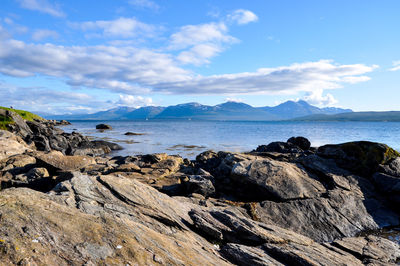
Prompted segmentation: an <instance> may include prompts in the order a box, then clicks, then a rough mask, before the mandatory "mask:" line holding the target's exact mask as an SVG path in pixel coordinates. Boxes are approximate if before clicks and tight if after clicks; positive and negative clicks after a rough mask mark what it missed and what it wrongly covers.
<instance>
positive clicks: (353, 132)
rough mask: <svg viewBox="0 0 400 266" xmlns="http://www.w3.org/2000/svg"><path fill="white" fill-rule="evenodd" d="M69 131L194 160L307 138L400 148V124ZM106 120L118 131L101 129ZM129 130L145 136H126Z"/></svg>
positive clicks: (133, 124) (134, 125) (117, 124)
mask: <svg viewBox="0 0 400 266" xmlns="http://www.w3.org/2000/svg"><path fill="white" fill-rule="evenodd" d="M71 123H72V125H68V126H63V127H62V129H63V130H64V131H65V132H69V133H70V132H73V131H76V132H79V133H81V134H84V135H86V136H89V137H90V138H91V139H100V140H106V141H111V142H116V143H118V144H120V145H121V146H122V147H123V148H124V149H123V150H121V151H114V152H113V153H112V154H111V156H113V155H115V156H117V155H122V156H126V155H138V154H149V153H168V154H171V155H172V154H179V155H181V156H182V157H184V158H188V159H194V158H195V157H196V155H198V154H199V153H201V152H203V151H206V150H214V151H231V152H247V151H251V150H254V149H256V148H257V146H258V145H262V144H268V143H270V142H273V141H286V140H287V139H288V138H290V137H292V136H303V137H306V138H307V139H309V140H310V141H311V145H312V146H315V147H318V146H321V145H324V144H338V143H343V142H348V141H359V140H366V141H374V142H381V143H385V144H387V145H389V146H390V147H392V148H394V149H396V150H398V151H400V122H297V121H296V122H292V121H291V122H288V121H284V122H265V121H202V120H124V121H104V120H102V121H71ZM99 123H105V124H108V125H110V126H112V128H113V129H112V130H105V131H100V130H96V125H97V124H99ZM126 132H133V133H140V134H142V135H135V136H126V135H125V133H126Z"/></svg>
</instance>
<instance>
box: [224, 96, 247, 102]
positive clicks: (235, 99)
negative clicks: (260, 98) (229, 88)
mask: <svg viewBox="0 0 400 266" xmlns="http://www.w3.org/2000/svg"><path fill="white" fill-rule="evenodd" d="M225 102H235V103H242V102H244V100H243V99H241V98H236V97H227V98H225Z"/></svg>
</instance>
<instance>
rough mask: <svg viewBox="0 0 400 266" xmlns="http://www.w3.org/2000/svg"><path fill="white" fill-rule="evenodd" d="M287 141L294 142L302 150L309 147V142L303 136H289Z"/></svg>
mask: <svg viewBox="0 0 400 266" xmlns="http://www.w3.org/2000/svg"><path fill="white" fill-rule="evenodd" d="M287 143H291V144H294V145H296V146H297V147H299V148H300V149H302V150H303V151H307V150H309V149H310V147H311V142H310V141H309V140H308V139H306V138H304V137H291V138H290V139H288V140H287Z"/></svg>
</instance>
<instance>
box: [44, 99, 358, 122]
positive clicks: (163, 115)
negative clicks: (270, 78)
mask: <svg viewBox="0 0 400 266" xmlns="http://www.w3.org/2000/svg"><path fill="white" fill-rule="evenodd" d="M344 112H352V110H350V109H341V108H333V107H330V108H318V107H316V106H312V105H310V104H308V103H307V102H305V101H298V102H294V101H287V102H285V103H282V104H280V105H277V106H274V107H268V106H266V107H253V106H251V105H248V104H245V103H238V102H226V103H222V104H218V105H215V106H209V105H202V104H199V103H194V102H192V103H185V104H178V105H173V106H168V107H160V106H147V107H141V108H138V109H135V108H129V107H118V108H113V109H110V110H107V111H101V112H97V113H94V114H82V115H58V116H45V117H46V118H50V119H67V120H127V119H198V120H199V119H201V120H246V121H276V120H287V119H293V118H295V117H303V116H308V115H314V114H337V113H344Z"/></svg>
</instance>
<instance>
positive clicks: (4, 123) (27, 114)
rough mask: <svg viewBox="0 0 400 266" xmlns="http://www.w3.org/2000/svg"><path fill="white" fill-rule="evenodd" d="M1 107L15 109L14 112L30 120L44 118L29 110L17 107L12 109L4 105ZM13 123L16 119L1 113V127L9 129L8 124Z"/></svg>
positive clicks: (0, 107)
mask: <svg viewBox="0 0 400 266" xmlns="http://www.w3.org/2000/svg"><path fill="white" fill-rule="evenodd" d="M0 109H3V110H9V111H13V112H15V113H17V114H19V115H20V116H21V117H22V118H23V119H25V120H28V121H33V120H34V119H38V120H44V119H43V118H42V117H40V116H38V115H35V114H33V113H31V112H28V111H24V110H16V109H11V108H7V107H2V106H0ZM12 123H14V121H13V120H12V119H11V117H7V116H4V115H1V114H0V129H3V130H7V125H8V124H12Z"/></svg>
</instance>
